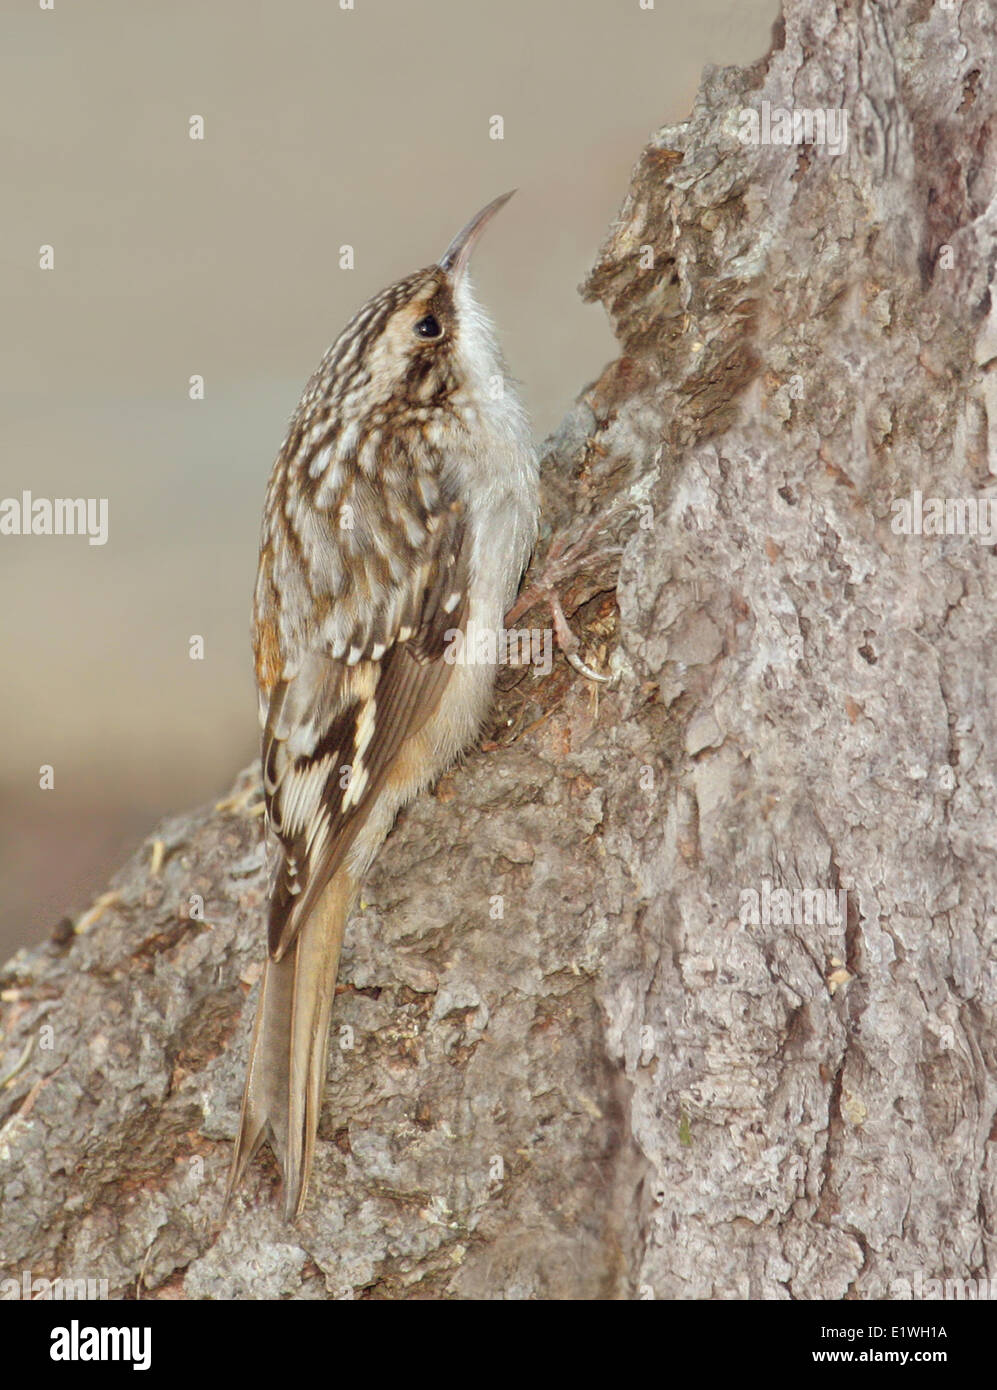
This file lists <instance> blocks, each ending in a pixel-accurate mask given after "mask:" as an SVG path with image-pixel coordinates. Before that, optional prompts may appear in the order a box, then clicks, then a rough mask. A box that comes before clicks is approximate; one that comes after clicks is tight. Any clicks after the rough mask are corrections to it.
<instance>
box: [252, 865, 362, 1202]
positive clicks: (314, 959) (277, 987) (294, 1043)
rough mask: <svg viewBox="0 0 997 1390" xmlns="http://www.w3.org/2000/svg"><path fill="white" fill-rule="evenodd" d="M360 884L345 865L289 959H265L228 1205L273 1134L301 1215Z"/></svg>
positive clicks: (288, 1195) (290, 1197)
mask: <svg viewBox="0 0 997 1390" xmlns="http://www.w3.org/2000/svg"><path fill="white" fill-rule="evenodd" d="M356 893H357V884H356V882H355V881H354V879H353V878H352V877H351V876H350V875H349V874H348V873H347V871H346V870H345V869H340V870H339V872H338V873H336V874H335V875H334V876H333V877H332V879H330V881H329V884H328V887H327V888H326V889H325V891H324V892H323V894H322V896H321V898H320V899H319V900H318V902H317V903H316V905H315V908H314V911H313V912H312V914H311V916H310V917H309V918H308V920H307V921H306V922H305V923H304V924H303V925H302V927H301V929H300V930H299V932H298V935H297V937H296V939H295V941H294V943H293V945H292V946H291V947H290V949H289V950H288V952H287V954H286V955H285V956H284V957H283V959H281V960H279V961H275V960H273V959H271V958H268V959H267V963H266V965H265V966H264V970H263V981H262V984H261V987H260V1002H259V1006H258V1008H257V1012H256V1024H255V1027H254V1028H253V1040H252V1043H251V1044H250V1050H249V1072H248V1074H247V1076H246V1089H245V1092H244V1094H243V1098H242V1116H241V1118H240V1121H239V1136H238V1138H237V1139H236V1142H235V1152H234V1153H233V1155H232V1167H231V1169H230V1171H229V1180H228V1190H227V1192H226V1195H225V1205H226V1207H227V1206H228V1203H229V1200H230V1198H231V1196H232V1193H233V1192H234V1191H235V1189H236V1187H237V1186H238V1185H239V1183H240V1182H241V1181H242V1178H243V1176H244V1174H245V1172H246V1168H247V1167H248V1165H249V1161H250V1159H251V1158H252V1157H253V1154H254V1153H255V1152H256V1150H257V1149H258V1148H259V1146H260V1144H261V1143H262V1142H263V1140H264V1139H267V1138H269V1140H270V1142H271V1144H272V1146H273V1149H274V1152H275V1153H276V1155H277V1160H278V1162H279V1163H280V1168H281V1174H282V1176H283V1179H284V1216H285V1219H286V1220H288V1221H295V1220H297V1218H298V1217H299V1216H300V1214H301V1209H302V1207H303V1206H304V1204H305V1197H306V1196H307V1194H308V1179H309V1176H310V1174H311V1167H312V1156H313V1154H314V1151H315V1132H316V1130H317V1129H318V1121H319V1112H320V1110H321V1105H322V1087H323V1083H324V1081H325V1072H326V1043H327V1041H328V1036H329V1016H330V1014H331V1011H332V1000H333V995H334V994H335V990H336V975H337V973H338V970H339V953H340V950H341V949H342V945H343V931H344V929H345V926H346V918H347V917H348V915H349V912H350V909H351V908H352V906H353V903H354V901H355V898H356Z"/></svg>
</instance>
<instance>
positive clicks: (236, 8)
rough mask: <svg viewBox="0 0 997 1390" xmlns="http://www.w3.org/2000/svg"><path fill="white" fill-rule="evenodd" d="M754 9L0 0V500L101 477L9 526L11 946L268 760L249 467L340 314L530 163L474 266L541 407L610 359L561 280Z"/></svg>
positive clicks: (552, 415) (752, 43)
mask: <svg viewBox="0 0 997 1390" xmlns="http://www.w3.org/2000/svg"><path fill="white" fill-rule="evenodd" d="M644 3H645V4H647V3H649V0H644ZM777 12H778V3H777V0H698V3H697V4H696V5H695V6H692V5H689V4H687V3H685V0H653V8H649V9H643V8H641V5H640V0H502V3H501V4H494V3H486V0H478V3H468V0H355V9H352V10H351V9H342V8H341V7H340V0H283V2H282V3H280V4H275V3H270V4H262V3H249V2H247V0H211V3H208V4H205V3H204V0H161V3H159V4H158V5H157V6H153V5H151V4H142V5H135V4H134V3H131V0H100V3H99V4H96V5H86V6H74V5H71V4H69V3H66V2H65V0H55V5H54V8H53V9H51V10H42V9H40V8H39V6H38V4H36V3H34V0H31V2H30V3H26V4H24V5H21V6H17V7H14V6H13V5H9V4H8V5H5V6H4V13H3V15H2V19H0V23H2V28H3V41H2V45H0V109H2V112H3V130H4V135H5V139H4V141H3V148H2V152H0V186H2V187H3V189H4V191H5V198H4V232H5V234H4V236H3V239H2V246H0V257H2V260H0V294H2V304H3V327H2V330H0V393H2V394H0V426H2V434H0V438H2V445H3V447H2V452H0V498H5V497H16V498H20V495H21V492H22V490H23V489H25V488H27V489H30V490H31V492H32V493H33V494H34V495H35V496H36V497H49V498H53V497H94V498H101V497H106V498H107V499H108V512H109V539H108V541H107V544H106V545H103V546H91V545H89V544H88V543H87V541H86V539H85V537H80V536H76V537H73V536H62V537H56V536H10V535H0V583H2V601H0V624H2V667H0V670H2V677H0V681H2V686H0V688H2V711H0V712H2V718H3V727H4V728H5V729H6V731H7V736H6V742H5V753H4V757H3V760H2V763H0V960H2V959H6V957H7V956H8V955H9V954H11V953H12V952H13V951H14V949H15V948H16V947H17V946H19V945H21V944H24V943H27V942H29V941H33V940H37V939H40V938H41V937H42V936H44V935H45V934H46V933H47V932H48V931H50V929H51V928H52V926H53V925H54V924H55V923H56V922H57V921H58V920H59V919H60V918H62V917H63V916H66V915H75V914H76V913H78V912H79V911H81V910H82V909H83V908H85V907H86V906H87V904H88V903H89V902H90V900H91V899H92V897H93V895H94V894H95V893H96V892H99V891H100V890H101V889H102V887H103V886H104V883H105V880H106V878H107V877H108V875H109V874H110V873H111V872H112V871H113V870H114V869H115V868H117V867H118V865H119V864H120V863H121V862H122V861H123V859H124V857H125V856H126V855H127V854H128V853H130V852H131V851H132V850H133V849H134V848H135V847H136V846H137V845H138V844H139V842H140V841H141V840H142V838H143V837H144V836H146V835H147V834H149V833H150V832H151V831H152V829H153V828H154V826H155V824H156V822H157V820H158V819H159V818H160V817H162V816H163V815H164V814H167V813H172V812H176V811H181V810H183V809H185V808H187V807H190V806H193V805H195V804H197V803H199V802H203V801H206V800H210V799H215V798H217V797H220V796H222V795H224V794H225V792H226V790H227V789H228V787H229V784H230V782H231V779H232V777H233V775H234V774H235V772H236V771H237V770H238V769H239V768H240V767H241V766H242V765H244V764H245V763H246V762H248V761H249V760H250V759H251V758H252V757H253V756H255V754H256V751H257V739H258V731H257V723H256V699H255V694H254V689H253V682H252V669H251V658H250V651H249V610H250V600H251V594H252V588H253V580H254V575H255V568H256V555H257V542H258V532H259V517H260V510H261V506H262V501H263V493H264V488H265V485H266V480H267V477H268V474H269V471H270V468H271V465H272V463H273V460H274V456H275V454H276V451H277V449H278V447H279V445H280V441H281V439H282V437H283V434H284V429H285V425H286V423H287V420H288V417H289V416H290V414H291V413H292V411H293V409H294V407H295V404H296V402H297V399H298V396H299V394H300V391H301V388H302V386H303V384H304V382H305V380H306V379H307V377H308V376H309V375H310V373H311V371H312V369H313V368H314V366H315V365H316V363H317V361H318V359H319V357H320V356H321V354H322V353H323V351H324V350H325V348H326V346H327V345H328V344H329V342H331V341H332V339H333V338H334V337H335V336H336V335H337V334H338V333H339V331H340V329H341V328H342V327H343V325H344V324H345V322H346V320H347V319H348V318H349V316H350V315H351V314H352V312H353V311H354V310H355V309H356V308H357V307H358V306H359V305H360V304H361V303H362V302H363V301H364V300H365V299H366V298H367V297H368V296H369V295H371V294H372V293H374V292H375V291H377V290H378V289H380V288H381V287H382V286H384V285H385V284H387V283H388V282H390V281H391V280H393V279H395V278H397V277H398V276H400V275H403V274H407V273H408V272H409V271H412V270H415V269H417V268H418V267H420V266H422V265H425V264H428V263H429V262H430V261H432V260H435V259H437V258H438V257H439V256H440V255H441V254H442V252H443V250H444V249H445V247H446V245H447V243H448V241H449V240H450V238H451V236H452V235H453V234H454V233H455V232H456V231H457V230H458V229H459V228H460V227H461V226H462V225H463V223H464V222H465V221H466V220H467V218H468V217H470V216H471V214H472V213H474V212H476V211H477V209H478V208H479V207H481V206H482V205H483V204H484V203H485V202H487V201H488V200H489V199H491V198H493V197H494V196H495V195H496V194H498V193H501V192H503V191H504V190H505V189H508V188H518V189H519V193H518V195H517V197H516V198H515V199H514V200H513V201H512V202H511V203H510V204H509V206H508V208H506V209H505V210H504V211H503V212H502V214H501V217H500V218H498V219H497V220H496V222H495V223H494V224H493V226H492V227H491V228H490V229H489V231H488V235H487V237H486V238H485V239H484V240H483V242H482V244H481V246H480V248H479V250H478V253H477V257H476V283H477V286H478V289H479V294H480V297H481V299H482V300H483V302H484V303H485V304H486V305H487V306H488V308H489V309H490V311H491V313H492V316H493V317H494V318H495V320H496V321H497V323H498V326H499V329H500V333H501V337H502V339H503V343H504V346H505V348H506V353H507V356H508V359H509V362H510V365H511V367H512V370H513V372H514V373H515V374H516V375H517V376H519V377H520V378H521V379H522V381H523V383H524V392H525V396H526V399H527V403H528V405H529V406H530V409H531V411H532V414H533V419H534V424H535V427H536V431H537V435H538V437H542V436H543V435H544V434H545V433H547V432H548V431H549V430H550V429H552V428H553V426H554V425H555V424H556V423H557V421H558V420H559V419H560V417H561V415H562V414H563V413H564V411H565V410H566V409H567V407H568V405H569V404H570V403H571V401H572V400H573V398H574V396H575V395H576V393H577V392H578V391H579V390H580V388H581V387H582V386H583V385H584V384H585V383H586V382H587V381H589V380H591V379H592V378H594V377H595V376H596V375H598V373H599V372H600V370H601V369H602V367H603V365H604V363H605V362H606V361H607V360H609V359H610V358H611V357H613V356H614V355H615V348H614V343H613V338H612V335H611V333H610V331H609V328H608V325H607V323H606V320H605V317H604V314H603V311H602V309H601V307H600V306H586V305H583V304H582V302H581V300H580V299H579V297H578V295H577V286H578V284H579V282H580V281H581V280H582V279H583V278H584V277H585V275H586V274H587V272H588V270H589V268H590V266H591V264H592V262H593V260H594V258H595V254H596V252H597V250H598V248H599V245H600V244H601V242H602V239H603V237H604V235H605V233H606V230H607V228H608V225H609V223H610V221H611V220H612V218H613V217H614V216H615V214H616V212H617V209H618V207H619V205H620V202H621V200H622V198H623V195H624V193H625V191H626V188H627V184H628V181H629V177H630V170H631V166H632V165H633V163H634V162H635V161H636V159H637V156H638V154H639V152H640V150H641V148H642V146H643V144H644V143H645V141H646V138H647V136H648V134H649V133H650V132H651V131H652V130H654V129H655V128H656V127H657V126H659V125H661V124H663V123H665V122H674V121H677V120H681V119H682V118H683V117H684V116H685V115H686V114H687V112H688V111H689V109H690V107H691V104H692V101H693V98H694V96H695V92H696V88H697V86H698V83H699V77H700V71H701V69H702V67H703V65H704V64H706V63H715V64H729V63H738V64H744V63H751V62H753V61H755V60H756V59H757V58H759V57H760V56H761V55H762V54H763V53H765V52H766V50H767V49H768V47H769V43H770V36H771V27H772V23H773V21H774V19H775V18H776V15H777ZM495 115H501V116H502V118H503V122H504V139H503V140H493V139H490V138H489V121H490V118H491V117H493V116H495ZM192 116H200V117H202V118H203V122H204V138H203V140H192V139H190V138H189V133H188V132H189V129H190V119H191V117H192ZM46 244H47V245H51V246H52V247H53V249H54V269H52V270H45V271H43V270H41V269H39V248H40V247H41V246H42V245H46ZM344 244H349V245H351V246H352V247H353V248H354V254H355V268H354V269H353V270H341V269H340V268H339V248H340V246H342V245H344ZM195 374H198V375H200V376H202V377H203V378H204V399H203V400H191V399H190V396H189V381H190V378H191V377H192V376H193V375H195ZM194 635H198V636H200V637H202V638H203V641H204V659H203V660H191V659H190V656H189V650H190V640H191V638H192V636H194ZM43 764H50V765H51V766H52V767H53V769H54V786H53V788H52V789H51V790H42V789H41V788H40V787H39V769H40V767H41V766H42V765H43Z"/></svg>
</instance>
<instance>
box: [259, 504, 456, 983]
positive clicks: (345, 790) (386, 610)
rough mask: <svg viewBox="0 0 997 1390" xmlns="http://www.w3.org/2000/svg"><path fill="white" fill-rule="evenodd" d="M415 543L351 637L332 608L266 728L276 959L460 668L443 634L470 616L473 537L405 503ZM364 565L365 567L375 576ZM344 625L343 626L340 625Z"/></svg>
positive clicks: (452, 508) (449, 509) (447, 516)
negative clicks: (321, 638)
mask: <svg viewBox="0 0 997 1390" xmlns="http://www.w3.org/2000/svg"><path fill="white" fill-rule="evenodd" d="M401 515H402V518H403V522H404V525H405V527H406V528H407V539H408V540H409V541H411V540H415V539H418V540H420V542H421V543H420V545H419V549H418V552H417V556H416V555H415V554H413V557H412V560H413V562H412V563H410V564H409V566H408V570H407V572H406V574H405V577H404V582H403V583H401V584H391V585H390V586H388V587H387V588H386V589H383V590H382V595H381V599H380V602H379V603H378V604H376V605H373V604H372V605H369V606H368V607H367V608H366V609H365V610H364V611H363V612H362V613H361V614H360V621H358V622H357V623H355V624H354V627H353V629H352V630H350V631H349V632H348V633H347V634H346V637H345V640H344V636H343V634H344V627H343V624H342V622H341V615H340V614H337V612H336V608H335V605H333V604H331V605H330V606H329V609H328V612H329V616H330V618H331V619H332V625H333V626H335V627H336V632H335V636H331V628H328V629H327V630H326V636H327V637H328V638H329V640H327V641H326V642H325V643H324V645H323V646H322V647H321V648H320V649H317V650H310V651H304V652H300V653H298V654H297V655H296V657H295V660H294V661H293V663H291V670H292V672H293V674H291V675H290V676H289V678H288V679H281V680H278V681H277V682H276V684H275V685H274V687H273V690H272V692H271V695H270V700H269V705H268V709H267V715H266V723H265V727H264V734H263V767H264V792H265V795H266V804H267V814H268V822H269V826H270V829H271V831H272V832H273V835H274V837H275V839H276V842H277V855H276V863H275V867H274V876H273V882H272V885H271V896H270V919H269V930H268V939H269V948H270V953H271V955H272V956H273V958H274V959H275V960H279V959H280V958H281V957H282V956H283V955H284V954H285V953H286V951H287V950H288V948H289V946H290V945H291V944H292V942H293V941H294V939H295V936H296V935H297V933H298V931H299V929H300V926H301V923H302V922H304V921H305V920H306V919H307V917H308V915H309V913H310V912H311V911H312V908H313V907H314V905H315V903H316V902H317V900H318V898H319V896H320V895H321V893H322V891H323V889H324V888H325V886H326V884H327V883H328V882H329V879H330V878H331V877H332V875H333V874H334V873H335V872H336V870H337V869H338V868H339V867H340V866H341V865H342V863H343V861H344V859H345V858H346V856H347V855H348V854H349V851H350V849H351V847H352V845H353V844H354V842H355V840H356V837H357V835H358V834H359V832H360V830H361V829H362V828H363V825H364V824H365V822H366V819H367V816H368V814H369V812H370V809H371V807H372V806H373V804H374V802H375V800H376V798H377V795H378V792H379V791H380V789H381V788H382V786H383V784H384V781H385V779H386V778H387V776H388V775H389V773H390V771H391V768H392V766H393V765H394V763H395V761H396V759H397V757H398V754H399V751H400V750H401V748H402V745H403V744H404V743H405V741H406V740H407V739H409V738H411V737H412V736H413V735H414V734H415V733H417V732H418V731H419V730H420V729H421V728H422V727H423V725H424V724H425V723H426V721H427V720H428V719H429V718H430V717H431V715H432V714H433V712H434V711H435V710H436V708H437V706H438V705H439V702H440V699H441V697H442V694H443V691H444V689H445V687H446V684H447V681H448V680H449V678H450V675H451V673H452V671H453V666H452V665H451V664H450V663H448V662H447V661H446V660H445V659H444V652H445V648H446V645H447V633H448V632H452V631H453V630H455V629H459V628H463V626H464V624H465V621H466V614H467V588H468V580H469V544H468V538H467V528H466V525H465V520H466V519H465V516H464V513H463V508H462V507H461V505H460V503H459V502H457V501H451V502H449V503H445V502H443V501H442V500H440V501H439V503H438V509H437V510H436V511H435V512H434V513H426V512H425V510H423V522H422V529H421V533H419V535H416V533H415V527H414V522H413V516H414V515H416V513H415V510H414V508H412V507H408V508H406V507H404V506H403V507H402V508H401ZM372 568H373V567H371V569H370V570H368V574H370V573H371V572H372ZM337 622H338V626H336V624H337Z"/></svg>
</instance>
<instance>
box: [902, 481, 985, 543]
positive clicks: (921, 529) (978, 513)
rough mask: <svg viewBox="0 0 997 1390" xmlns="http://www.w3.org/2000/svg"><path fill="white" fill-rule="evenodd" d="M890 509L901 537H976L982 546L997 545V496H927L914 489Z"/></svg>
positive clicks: (918, 489)
mask: <svg viewBox="0 0 997 1390" xmlns="http://www.w3.org/2000/svg"><path fill="white" fill-rule="evenodd" d="M890 511H891V512H892V513H893V520H892V521H891V522H890V529H891V530H892V531H893V532H894V533H895V534H896V535H898V536H975V537H976V538H977V540H978V541H979V542H980V544H981V545H994V544H997V497H925V496H924V495H923V494H922V492H921V489H920V488H915V489H914V491H913V492H912V493H911V495H910V496H909V497H897V498H896V499H895V500H894V501H893V502H891V503H890Z"/></svg>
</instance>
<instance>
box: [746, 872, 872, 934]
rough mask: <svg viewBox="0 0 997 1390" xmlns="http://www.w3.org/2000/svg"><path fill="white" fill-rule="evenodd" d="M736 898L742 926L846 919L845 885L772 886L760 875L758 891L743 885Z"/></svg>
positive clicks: (798, 924) (839, 924)
mask: <svg viewBox="0 0 997 1390" xmlns="http://www.w3.org/2000/svg"><path fill="white" fill-rule="evenodd" d="M739 898H740V911H739V920H740V923H741V926H742V927H813V926H817V927H828V926H830V927H844V925H845V923H846V922H847V920H848V893H847V891H846V890H845V889H844V888H839V889H838V890H837V891H835V890H834V889H833V888H794V889H792V890H790V889H789V888H773V887H772V882H771V880H770V879H765V878H763V879H762V886H761V891H759V890H758V889H757V888H742V889H741V892H740V894H739Z"/></svg>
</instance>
